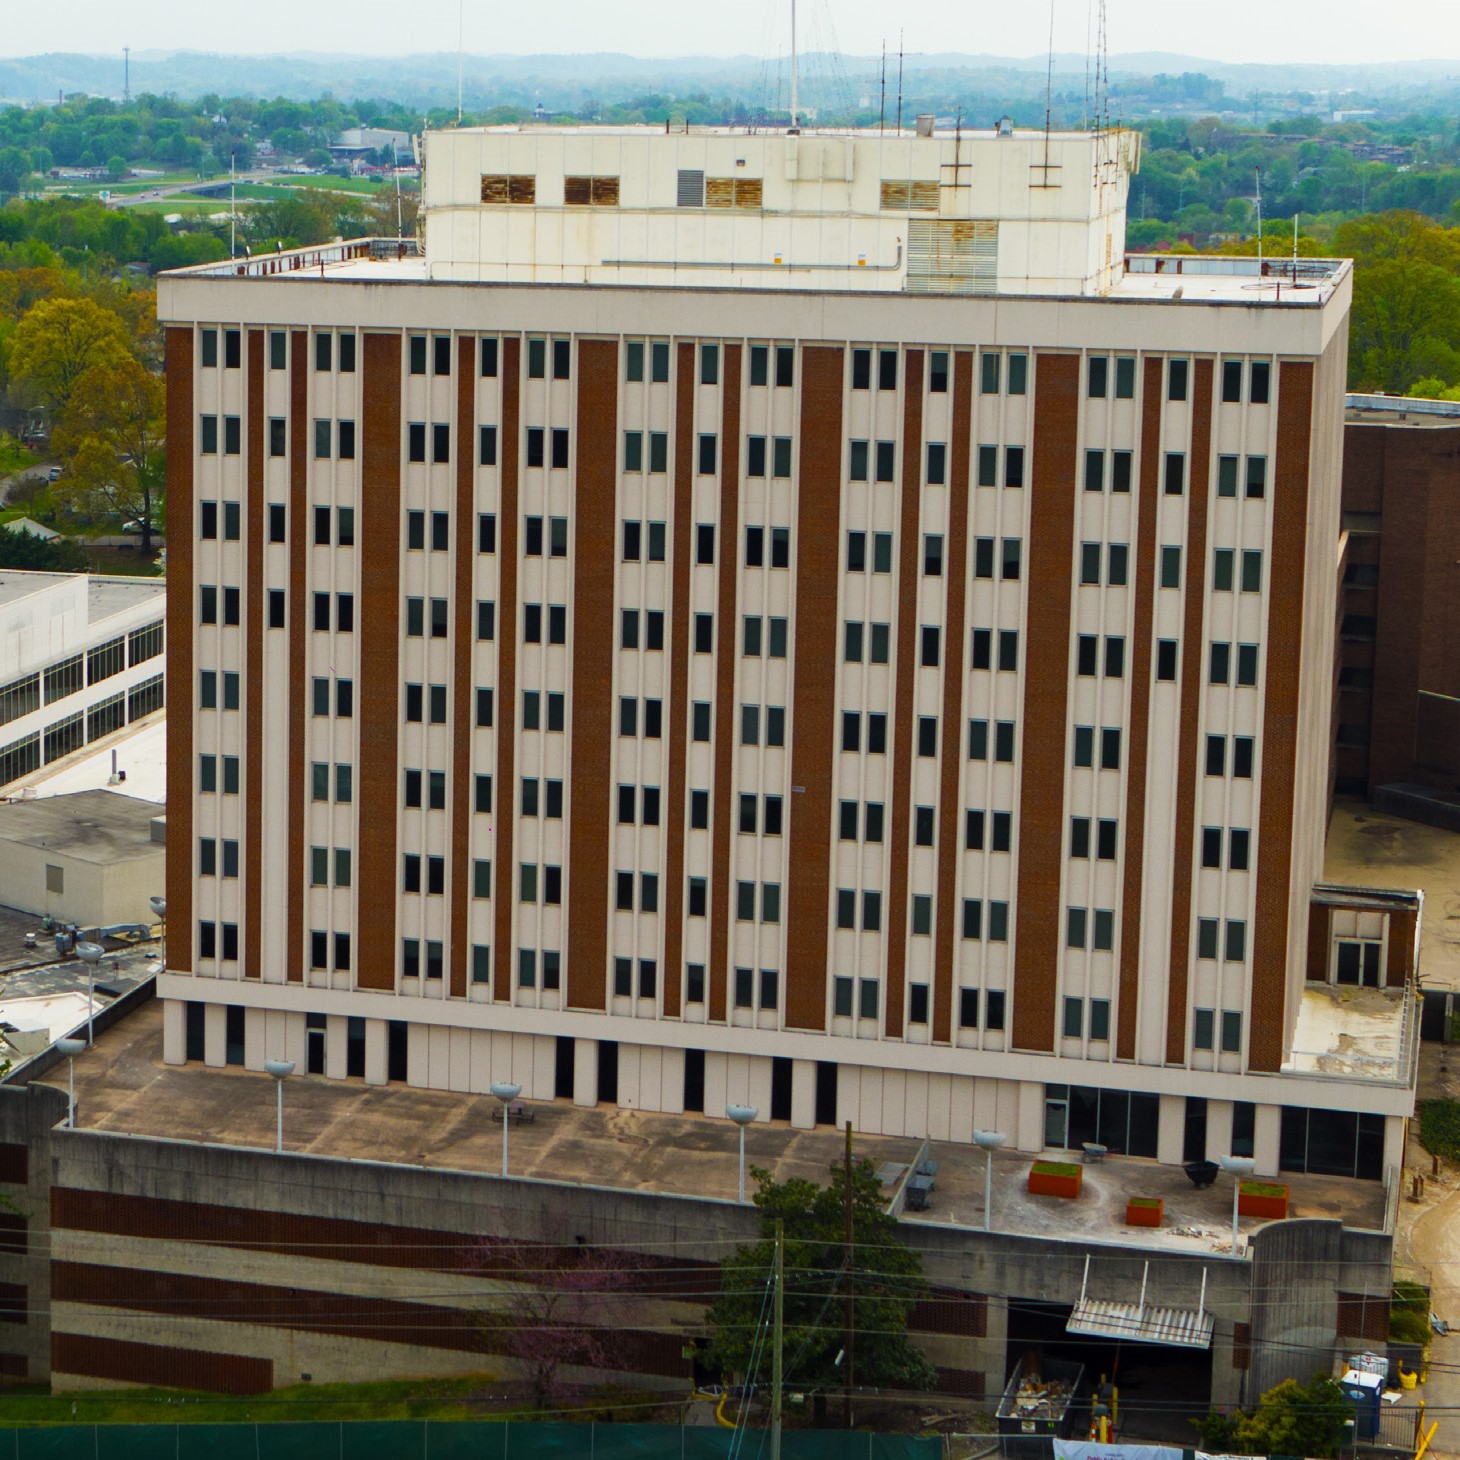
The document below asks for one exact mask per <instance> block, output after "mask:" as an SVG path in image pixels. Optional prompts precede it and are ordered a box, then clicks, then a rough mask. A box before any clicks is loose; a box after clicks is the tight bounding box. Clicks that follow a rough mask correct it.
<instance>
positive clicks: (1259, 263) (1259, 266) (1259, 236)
mask: <svg viewBox="0 0 1460 1460" xmlns="http://www.w3.org/2000/svg"><path fill="white" fill-rule="evenodd" d="M1256 178H1257V279H1258V283H1259V285H1260V284H1261V282H1262V169H1261V168H1260V167H1259V168H1258V169H1257V173H1256Z"/></svg>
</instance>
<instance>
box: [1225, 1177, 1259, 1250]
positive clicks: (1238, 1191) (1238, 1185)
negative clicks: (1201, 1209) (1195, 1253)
mask: <svg viewBox="0 0 1460 1460" xmlns="http://www.w3.org/2000/svg"><path fill="white" fill-rule="evenodd" d="M1217 1164H1218V1165H1219V1166H1220V1167H1221V1168H1222V1170H1223V1171H1229V1172H1231V1174H1232V1256H1233V1257H1236V1255H1237V1204H1238V1202H1239V1201H1240V1200H1241V1198H1242V1178H1243V1177H1244V1176H1248V1175H1250V1174H1251V1173H1252V1168H1253V1167H1254V1166H1256V1165H1257V1162H1256V1161H1255V1160H1253V1158H1252V1157H1251V1156H1218V1157H1217Z"/></svg>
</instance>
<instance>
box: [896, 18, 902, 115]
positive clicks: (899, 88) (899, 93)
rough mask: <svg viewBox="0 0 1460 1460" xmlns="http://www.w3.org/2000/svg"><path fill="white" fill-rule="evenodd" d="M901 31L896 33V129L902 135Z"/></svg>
mask: <svg viewBox="0 0 1460 1460" xmlns="http://www.w3.org/2000/svg"><path fill="white" fill-rule="evenodd" d="M902 36H903V33H902V31H900V30H899V31H898V33H897V131H898V135H899V136H901V135H902Z"/></svg>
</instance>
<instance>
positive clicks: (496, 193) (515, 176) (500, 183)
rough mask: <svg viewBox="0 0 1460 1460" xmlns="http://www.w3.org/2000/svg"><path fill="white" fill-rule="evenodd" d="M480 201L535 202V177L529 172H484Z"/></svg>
mask: <svg viewBox="0 0 1460 1460" xmlns="http://www.w3.org/2000/svg"><path fill="white" fill-rule="evenodd" d="M482 202H484V203H535V202H537V179H536V178H535V177H534V176H533V175H532V174H531V173H530V172H484V173H483V174H482Z"/></svg>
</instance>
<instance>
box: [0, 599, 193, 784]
mask: <svg viewBox="0 0 1460 1460" xmlns="http://www.w3.org/2000/svg"><path fill="white" fill-rule="evenodd" d="M165 590H166V585H165V584H164V582H163V580H162V579H161V578H113V577H103V576H101V575H96V574H87V573H32V572H21V571H12V570H7V571H5V572H0V795H10V796H13V795H15V794H17V793H18V792H21V791H23V790H24V788H25V786H26V783H27V782H28V781H29V780H31V779H33V778H35V777H36V776H37V775H38V774H39V773H40V772H41V771H42V770H43V769H44V768H45V767H46V766H49V765H52V764H54V763H55V762H57V761H60V760H64V759H65V758H66V757H68V756H70V755H72V754H74V753H75V752H76V751H78V750H81V749H82V748H83V747H85V746H87V745H90V744H92V743H93V742H95V741H99V740H101V739H103V738H104V737H106V736H109V735H113V734H115V733H116V732H117V731H118V730H121V729H123V728H125V727H126V726H127V725H130V724H132V723H134V722H135V721H138V720H141V719H143V718H144V717H146V716H148V715H150V714H152V713H153V712H154V711H157V710H160V709H161V708H162V705H163V680H162V668H163V665H162V650H163V601H164V595H165Z"/></svg>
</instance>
